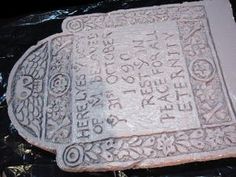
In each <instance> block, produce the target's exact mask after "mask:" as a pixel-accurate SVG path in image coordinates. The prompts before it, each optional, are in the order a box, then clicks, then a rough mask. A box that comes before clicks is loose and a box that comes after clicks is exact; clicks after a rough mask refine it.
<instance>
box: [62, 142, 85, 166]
mask: <svg viewBox="0 0 236 177" xmlns="http://www.w3.org/2000/svg"><path fill="white" fill-rule="evenodd" d="M83 158H84V148H83V147H82V146H80V145H78V144H72V145H70V146H68V147H66V149H65V150H64V153H63V162H64V163H65V165H67V166H69V167H75V166H78V165H80V164H81V163H82V162H83Z"/></svg>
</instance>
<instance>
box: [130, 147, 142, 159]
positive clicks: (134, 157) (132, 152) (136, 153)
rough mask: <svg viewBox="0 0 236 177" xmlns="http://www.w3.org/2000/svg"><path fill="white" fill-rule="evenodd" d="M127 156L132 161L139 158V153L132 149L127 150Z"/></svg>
mask: <svg viewBox="0 0 236 177" xmlns="http://www.w3.org/2000/svg"><path fill="white" fill-rule="evenodd" d="M129 155H130V157H131V158H133V159H137V158H139V156H140V155H139V153H138V152H137V151H135V150H134V149H130V150H129Z"/></svg>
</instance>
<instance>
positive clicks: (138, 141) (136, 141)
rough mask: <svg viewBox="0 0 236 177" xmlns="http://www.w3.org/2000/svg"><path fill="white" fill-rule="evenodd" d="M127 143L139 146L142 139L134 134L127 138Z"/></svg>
mask: <svg viewBox="0 0 236 177" xmlns="http://www.w3.org/2000/svg"><path fill="white" fill-rule="evenodd" d="M129 144H130V146H140V145H141V144H142V140H141V139H139V137H137V136H135V137H133V138H131V139H130V140H129Z"/></svg>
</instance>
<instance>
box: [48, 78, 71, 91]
mask: <svg viewBox="0 0 236 177" xmlns="http://www.w3.org/2000/svg"><path fill="white" fill-rule="evenodd" d="M69 87H70V77H69V76H68V75H67V74H64V73H60V74H55V75H53V76H52V77H51V78H50V79H49V91H50V93H51V94H53V95H55V96H61V95H63V94H65V93H66V92H67V90H68V89H69Z"/></svg>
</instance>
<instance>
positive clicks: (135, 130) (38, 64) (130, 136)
mask: <svg viewBox="0 0 236 177" xmlns="http://www.w3.org/2000/svg"><path fill="white" fill-rule="evenodd" d="M217 8H220V9H222V13H221V15H223V16H224V15H225V18H226V19H227V18H228V19H230V17H229V15H231V14H228V15H227V13H225V12H228V11H229V4H228V2H227V1H221V0H216V1H204V2H197V3H184V4H181V5H165V6H160V7H148V8H140V9H130V10H120V11H114V12H111V13H108V14H91V15H83V16H75V17H70V18H67V19H66V20H64V22H63V24H62V30H63V32H62V33H60V34H56V35H53V36H50V37H48V38H46V39H44V40H42V41H40V42H38V44H37V45H35V46H33V47H31V48H30V49H29V50H28V51H27V52H26V53H25V54H24V55H23V56H22V57H21V58H20V59H19V61H18V62H17V63H16V65H15V66H14V68H13V70H12V72H11V74H10V78H9V85H8V90H7V102H8V106H9V107H8V110H9V116H10V118H11V121H12V122H13V124H14V126H15V127H16V128H17V130H18V131H19V134H20V135H21V136H22V137H24V138H25V139H26V140H27V141H28V142H30V143H32V144H34V145H36V146H38V147H41V148H43V149H46V150H49V151H52V152H55V153H56V155H57V156H56V157H57V163H58V166H59V167H60V168H61V169H63V170H66V171H75V172H76V171H78V172H79V171H104V170H118V169H126V168H146V167H158V166H168V165H174V164H180V163H186V162H192V161H203V160H211V159H218V158H223V157H235V156H236V123H235V115H234V112H233V106H232V103H231V100H230V97H229V93H228V91H227V88H226V84H225V81H224V79H223V73H222V70H221V66H220V63H219V62H220V61H222V60H225V59H224V56H223V55H222V54H221V55H218V53H217V52H218V50H219V51H221V53H224V52H222V50H221V49H220V48H219V46H217V45H215V42H217V36H215V35H214V32H213V34H212V31H211V23H214V19H215V18H217V17H215V16H214V15H216V14H215V13H217V14H218V10H217ZM213 18H214V19H213ZM230 20H231V19H230ZM230 20H229V23H231V24H234V22H233V20H231V21H230ZM234 27H235V25H234ZM235 29H236V28H234V30H235ZM222 34H223V33H222ZM226 38H227V37H226ZM232 41H233V42H232ZM231 42H232V43H233V44H234V45H235V38H234V39H231ZM217 47H218V48H217Z"/></svg>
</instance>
